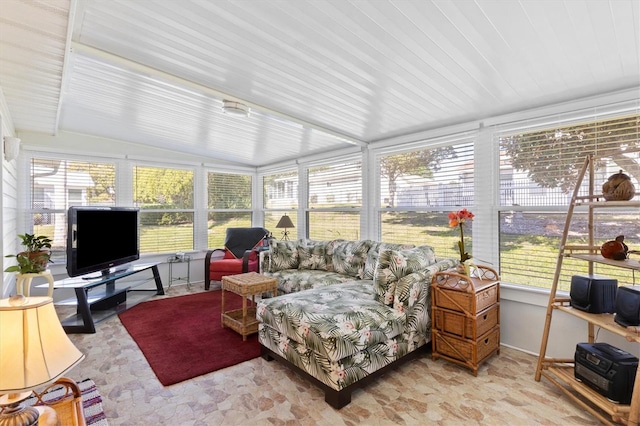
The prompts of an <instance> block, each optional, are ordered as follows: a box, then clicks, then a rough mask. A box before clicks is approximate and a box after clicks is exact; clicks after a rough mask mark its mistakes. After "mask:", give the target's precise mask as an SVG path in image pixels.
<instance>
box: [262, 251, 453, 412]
mask: <svg viewBox="0 0 640 426" xmlns="http://www.w3.org/2000/svg"><path fill="white" fill-rule="evenodd" d="M285 253H286V254H285ZM296 262H297V264H296ZM456 263H457V261H456V260H455V259H437V258H436V257H435V254H434V252H433V249H432V248H431V247H429V246H420V247H411V246H407V245H398V244H385V243H378V242H375V241H371V240H363V241H337V240H334V241H324V242H317V241H310V240H298V241H295V242H275V241H272V243H271V248H270V251H269V253H268V255H267V256H265V258H264V259H263V260H262V267H263V270H262V272H263V273H265V274H267V275H273V276H276V277H278V281H279V283H278V293H279V294H280V295H279V296H277V297H274V298H270V299H263V300H261V301H260V302H259V303H258V307H257V318H258V320H259V321H260V326H259V329H258V339H259V341H260V344H261V346H262V356H263V357H264V358H265V359H268V360H270V359H273V358H276V359H278V360H279V361H281V362H284V363H286V364H287V365H289V366H290V367H292V368H293V369H295V370H296V371H298V372H300V373H301V374H302V375H303V376H305V377H307V378H310V379H312V381H314V382H315V383H316V384H318V385H319V386H320V387H321V388H322V389H323V390H324V391H325V401H327V402H328V403H329V404H330V405H331V406H333V407H335V408H341V407H343V406H344V405H346V404H348V403H349V402H350V401H351V392H352V390H353V389H354V388H356V387H358V386H360V385H362V384H364V383H366V382H367V381H369V380H371V379H373V378H375V377H377V376H378V375H380V374H382V373H383V372H384V371H385V370H386V369H388V368H390V367H391V366H395V365H396V362H398V361H405V360H408V359H410V358H412V357H413V356H415V355H416V354H418V353H419V351H417V349H419V348H421V347H423V346H424V345H425V344H426V343H427V342H428V341H429V339H430V330H431V319H430V315H429V308H430V292H429V288H430V283H431V277H432V275H433V274H434V273H435V272H437V271H442V270H446V269H450V268H452V267H454V266H455V265H456ZM307 266H309V268H307ZM281 293H285V294H281Z"/></svg>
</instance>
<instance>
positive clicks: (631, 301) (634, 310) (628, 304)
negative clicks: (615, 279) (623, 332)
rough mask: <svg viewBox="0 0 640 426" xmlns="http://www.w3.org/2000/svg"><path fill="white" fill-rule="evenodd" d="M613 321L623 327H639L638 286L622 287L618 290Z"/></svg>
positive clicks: (639, 288)
mask: <svg viewBox="0 0 640 426" xmlns="http://www.w3.org/2000/svg"><path fill="white" fill-rule="evenodd" d="M614 320H615V322H617V323H618V324H620V325H622V326H624V327H628V326H630V325H632V326H635V325H640V286H633V287H631V286H622V287H620V288H619V289H618V295H617V296H616V316H615V318H614Z"/></svg>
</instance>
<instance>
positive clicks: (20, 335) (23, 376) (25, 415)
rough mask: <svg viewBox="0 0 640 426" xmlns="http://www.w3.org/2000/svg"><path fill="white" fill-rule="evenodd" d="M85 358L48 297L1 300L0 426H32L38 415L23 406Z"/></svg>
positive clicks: (30, 408)
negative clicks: (28, 399)
mask: <svg viewBox="0 0 640 426" xmlns="http://www.w3.org/2000/svg"><path fill="white" fill-rule="evenodd" d="M83 358H84V355H83V354H82V353H81V352H80V351H79V350H78V349H77V348H76V347H75V346H74V345H73V343H72V342H71V340H69V338H68V337H67V335H66V334H65V332H64V330H63V329H62V325H61V324H60V320H59V319H58V315H57V314H56V311H55V308H54V307H53V299H51V298H50V297H24V296H12V297H11V298H9V299H1V300H0V406H1V407H2V408H3V411H2V413H1V414H0V426H6V425H12V426H18V425H33V424H37V422H38V411H37V410H36V409H34V408H33V407H24V406H22V405H21V403H22V401H24V400H25V399H27V398H28V397H29V396H31V394H32V390H33V389H35V388H38V387H40V386H43V385H46V384H48V383H51V382H53V381H55V380H56V379H58V378H60V377H61V376H62V375H63V374H64V373H65V372H67V371H68V370H69V369H71V368H72V367H74V366H75V365H76V364H78V363H79V362H80V361H82V359H83Z"/></svg>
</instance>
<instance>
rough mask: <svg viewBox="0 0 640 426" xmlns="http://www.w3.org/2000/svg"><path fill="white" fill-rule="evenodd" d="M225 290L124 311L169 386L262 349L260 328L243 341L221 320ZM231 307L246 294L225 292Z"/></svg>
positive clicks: (133, 333)
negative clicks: (222, 323)
mask: <svg viewBox="0 0 640 426" xmlns="http://www.w3.org/2000/svg"><path fill="white" fill-rule="evenodd" d="M221 294H222V291H221V290H216V291H207V292H203V293H197V294H189V295H186V296H177V297H171V298H166V299H159V300H151V301H147V302H143V303H141V304H139V305H136V306H134V307H133V308H131V309H129V310H127V311H124V312H123V313H121V314H120V315H119V317H120V321H122V324H123V325H124V326H125V328H126V329H127V331H128V332H129V334H130V335H131V337H133V340H135V342H136V343H137V344H138V347H139V348H140V349H141V350H142V353H143V354H144V356H145V357H146V358H147V361H148V362H149V365H150V366H151V368H152V369H153V371H154V373H155V374H156V376H157V377H158V380H160V383H162V384H163V385H164V386H169V385H173V384H175V383H178V382H182V381H184V380H188V379H192V378H194V377H197V376H201V375H203V374H207V373H210V372H212V371H216V370H219V369H221V368H225V367H230V366H232V365H236V364H239V363H241V362H244V361H247V360H250V359H253V358H256V357H257V356H259V355H260V344H259V343H258V336H257V334H252V335H250V336H248V337H247V340H246V341H242V336H240V335H239V334H238V333H236V332H235V331H233V330H231V329H230V328H227V327H225V328H222V326H221V324H220V308H221V306H220V305H221V299H220V298H221ZM225 299H226V301H225V303H226V307H225V309H226V310H229V309H238V308H241V307H242V298H241V297H240V296H238V295H236V294H233V293H230V292H225Z"/></svg>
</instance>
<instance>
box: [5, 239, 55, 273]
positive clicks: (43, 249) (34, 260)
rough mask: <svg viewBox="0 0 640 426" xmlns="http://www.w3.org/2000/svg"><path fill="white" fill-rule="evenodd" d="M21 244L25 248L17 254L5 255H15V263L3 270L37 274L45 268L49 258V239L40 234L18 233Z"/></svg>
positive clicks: (9, 255)
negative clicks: (16, 262)
mask: <svg viewBox="0 0 640 426" xmlns="http://www.w3.org/2000/svg"><path fill="white" fill-rule="evenodd" d="M18 237H19V238H20V239H21V240H22V245H23V246H24V247H25V248H26V250H24V251H21V252H20V253H18V254H8V255H7V256H5V257H15V258H16V260H17V261H18V264H17V265H12V266H9V267H8V268H7V269H5V270H4V271H5V272H18V273H20V274H37V273H40V272H43V271H44V270H46V269H47V264H48V263H49V258H50V257H51V251H50V250H49V249H50V248H51V242H52V241H51V239H50V238H49V237H47V236H44V235H40V236H38V237H36V236H35V235H33V234H20V235H18Z"/></svg>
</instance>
